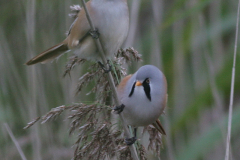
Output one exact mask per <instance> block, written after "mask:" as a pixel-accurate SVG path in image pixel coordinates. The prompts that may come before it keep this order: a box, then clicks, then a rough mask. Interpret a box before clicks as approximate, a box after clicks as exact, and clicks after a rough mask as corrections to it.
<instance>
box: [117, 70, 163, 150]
mask: <svg viewBox="0 0 240 160" xmlns="http://www.w3.org/2000/svg"><path fill="white" fill-rule="evenodd" d="M117 92H118V98H119V100H120V102H121V103H122V105H120V106H116V107H115V108H114V112H115V113H118V114H119V113H121V114H122V116H123V118H124V122H125V123H126V124H127V125H131V126H132V127H134V137H132V138H127V139H125V142H126V144H127V145H132V144H133V143H134V142H135V141H136V139H137V138H136V136H137V135H136V134H137V133H136V132H137V127H139V126H147V125H149V124H153V126H154V127H155V128H156V129H157V130H158V131H159V132H160V133H161V134H163V135H166V132H165V130H164V128H163V126H162V125H161V123H160V121H159V120H158V118H159V116H160V115H161V114H162V113H163V110H164V108H165V107H166V103H167V81H166V78H165V76H164V74H163V73H162V72H161V71H160V70H159V69H158V68H157V67H155V66H153V65H145V66H142V67H140V68H139V69H138V71H137V72H136V73H134V74H133V75H128V76H126V77H125V78H123V79H122V81H121V83H120V84H119V86H118V88H117Z"/></svg>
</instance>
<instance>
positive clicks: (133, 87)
mask: <svg viewBox="0 0 240 160" xmlns="http://www.w3.org/2000/svg"><path fill="white" fill-rule="evenodd" d="M135 84H136V82H135V83H134V84H133V86H132V90H131V92H130V94H129V95H128V97H131V96H132V94H133V92H134V89H135Z"/></svg>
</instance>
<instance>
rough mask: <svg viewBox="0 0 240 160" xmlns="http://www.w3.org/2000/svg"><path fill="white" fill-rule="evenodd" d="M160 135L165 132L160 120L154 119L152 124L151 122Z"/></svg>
mask: <svg viewBox="0 0 240 160" xmlns="http://www.w3.org/2000/svg"><path fill="white" fill-rule="evenodd" d="M152 125H153V126H154V127H155V128H156V129H157V130H158V131H159V132H160V133H161V134H162V135H166V132H165V130H164V128H163V126H162V124H161V122H160V121H159V120H156V121H155V122H154V123H153V124H152Z"/></svg>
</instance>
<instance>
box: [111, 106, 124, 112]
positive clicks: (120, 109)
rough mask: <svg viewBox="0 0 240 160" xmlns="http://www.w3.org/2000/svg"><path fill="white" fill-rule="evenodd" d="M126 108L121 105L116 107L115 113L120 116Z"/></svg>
mask: <svg viewBox="0 0 240 160" xmlns="http://www.w3.org/2000/svg"><path fill="white" fill-rule="evenodd" d="M124 107H125V105H124V104H121V105H120V106H115V107H114V108H113V113H116V114H120V113H121V112H122V111H123V109H124Z"/></svg>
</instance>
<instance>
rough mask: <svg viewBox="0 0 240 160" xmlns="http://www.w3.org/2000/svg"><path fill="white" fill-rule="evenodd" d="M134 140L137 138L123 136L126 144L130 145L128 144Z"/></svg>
mask: <svg viewBox="0 0 240 160" xmlns="http://www.w3.org/2000/svg"><path fill="white" fill-rule="evenodd" d="M136 140H137V138H136V137H132V138H125V143H126V144H127V145H128V146H130V145H132V144H133V143H134V142H135V141H136Z"/></svg>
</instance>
